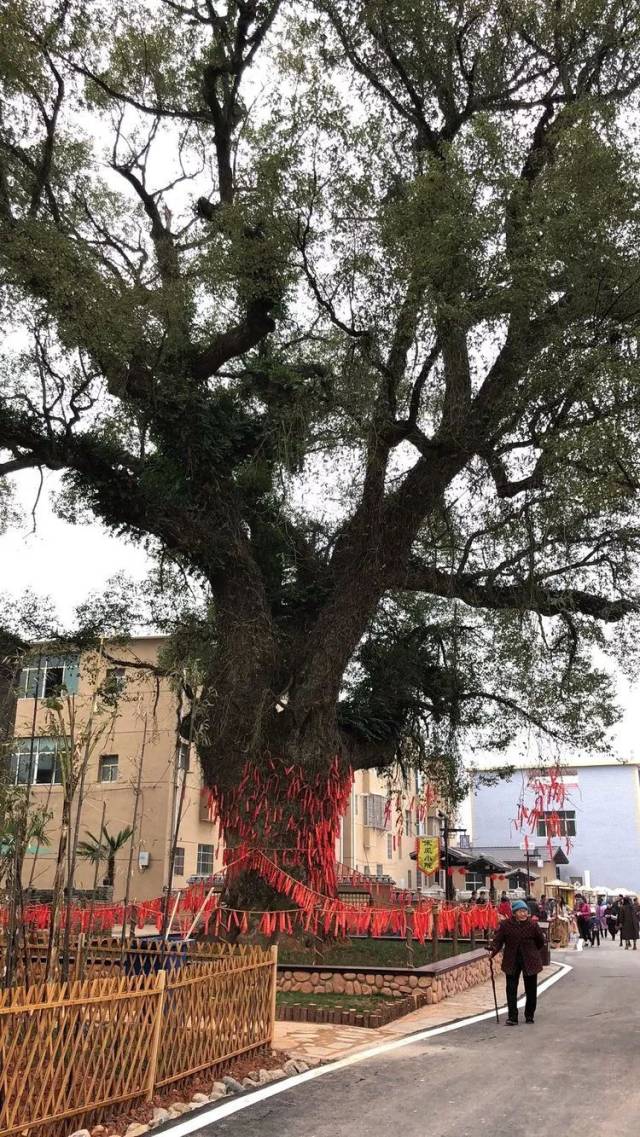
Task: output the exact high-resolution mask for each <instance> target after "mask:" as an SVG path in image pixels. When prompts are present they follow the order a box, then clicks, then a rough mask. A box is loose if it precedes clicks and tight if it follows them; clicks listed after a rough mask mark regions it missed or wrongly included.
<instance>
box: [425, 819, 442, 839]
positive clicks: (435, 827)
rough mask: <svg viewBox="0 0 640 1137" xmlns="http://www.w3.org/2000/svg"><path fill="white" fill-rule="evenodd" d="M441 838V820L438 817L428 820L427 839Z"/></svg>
mask: <svg viewBox="0 0 640 1137" xmlns="http://www.w3.org/2000/svg"><path fill="white" fill-rule="evenodd" d="M439 836H440V820H439V818H437V817H428V818H427V837H439Z"/></svg>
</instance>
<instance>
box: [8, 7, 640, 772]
mask: <svg viewBox="0 0 640 1137" xmlns="http://www.w3.org/2000/svg"><path fill="white" fill-rule="evenodd" d="M3 21H4V35H3V37H2V43H1V45H0V73H1V76H2V95H1V103H0V273H1V281H2V309H1V311H2V320H3V324H4V345H3V357H2V358H3V362H2V372H1V374H0V475H3V476H5V477H8V476H10V475H12V474H14V473H16V472H18V471H20V470H23V469H25V468H28V467H45V468H48V469H52V470H60V471H63V472H64V490H63V492H62V494H61V496H60V500H59V503H58V508H59V509H60V510H61V512H62V513H63V515H64V516H66V517H71V518H74V519H80V520H82V519H83V518H85V517H86V516H88V515H90V516H95V517H98V518H99V519H100V520H101V521H102V522H104V523H105V524H106V525H107V526H108V527H109V528H110V529H111V530H113V531H114V532H116V533H119V534H123V535H127V536H129V537H132V538H134V539H136V540H143V541H147V542H148V544H149V547H150V548H151V549H152V550H153V551H155V552H156V553H157V554H158V556H159V558H160V559H161V561H162V565H163V569H165V570H167V571H169V573H170V575H171V577H172V580H173V582H174V584H175V582H176V581H177V582H178V587H177V591H178V593H179V592H180V588H179V582H180V580H181V579H182V577H181V574H186V576H187V577H188V578H190V579H191V580H192V581H193V580H195V581H196V582H197V583H198V586H199V587H201V588H202V590H203V595H204V597H205V600H204V604H203V606H202V608H201V610H199V611H198V612H196V613H195V614H193V615H192V616H190V617H189V618H188V619H187V620H186V622H183V621H181V620H178V621H174V624H176V625H177V626H176V628H175V630H176V640H175V654H176V658H180V655H181V653H184V652H187V653H188V652H194V651H195V652H197V656H198V658H199V660H200V662H201V664H202V666H203V667H204V672H205V680H204V693H203V697H202V700H201V704H200V706H201V710H200V714H201V718H202V724H201V726H202V729H201V732H200V735H199V737H200V740H201V741H200V752H201V757H202V760H203V763H204V768H205V772H206V773H207V776H208V777H209V778H210V780H211V781H212V782H213V781H214V780H215V781H216V783H217V784H220V783H221V781H222V782H224V781H225V779H226V780H227V781H228V782H229V784H231V783H233V782H234V779H236V780H237V777H238V771H239V769H240V768H241V767H242V765H243V764H244V761H245V760H246V758H247V757H248V756H256V755H257V756H258V757H259V756H260V755H261V754H264V753H266V752H271V753H277V754H281V755H283V756H284V757H285V758H286V759H287V760H291V761H295V762H297V763H301V764H302V765H308V766H309V767H316V766H318V765H320V764H322V763H326V762H327V760H328V757H329V756H331V755H333V754H335V753H336V752H339V753H341V754H342V755H343V756H344V758H345V761H346V760H347V759H348V760H349V761H350V762H351V763H352V764H353V765H355V766H374V765H375V766H378V767H381V766H385V765H386V764H388V763H389V762H390V761H391V760H392V759H393V758H394V757H397V756H398V755H400V756H402V757H404V758H406V760H407V761H414V762H415V761H421V762H427V763H428V762H429V761H430V760H431V761H434V760H440V759H441V758H442V756H443V755H446V754H449V755H450V754H454V752H455V750H456V745H457V744H458V743H457V742H456V740H460V739H461V738H462V737H464V735H465V732H469V731H471V732H473V735H474V737H475V739H476V740H477V741H482V742H483V743H484V744H485V745H498V744H504V743H505V742H507V741H508V740H509V738H511V737H513V734H514V731H515V730H516V729H517V727H518V724H521V723H528V724H530V725H531V726H532V727H533V728H534V729H536V730H540V731H547V732H549V733H550V734H551V735H554V736H555V737H557V738H559V739H567V738H570V739H571V740H573V741H574V742H583V743H594V742H596V741H598V740H599V739H600V738H601V735H602V731H603V729H605V728H606V727H607V726H608V725H609V724H610V723H611V721H612V715H613V710H612V705H611V689H610V681H609V679H608V676H607V673H606V671H604V670H602V669H601V668H599V667H598V666H596V664H595V663H594V646H595V645H600V646H606V636H605V634H604V632H603V629H606V627H607V626H608V625H612V624H618V622H619V621H621V620H622V619H623V617H625V616H628V615H629V614H630V613H632V612H633V611H635V607H636V601H635V594H634V580H635V573H636V571H637V554H638V518H637V494H638V486H639V485H640V464H639V460H638V437H639V430H638V428H639V420H638V413H639V410H640V391H639V389H638V327H639V322H638V317H639V313H640V303H639V292H638V281H639V279H640V276H639V273H640V255H639V253H638V249H640V209H639V205H640V203H639V197H638V191H639V187H640V181H639V173H640V168H639V160H638V149H637V139H636V137H635V129H636V128H635V125H634V115H637V109H638V88H639V87H640V10H639V9H638V5H637V3H635V0H518V3H510V2H508V0H307V2H306V3H293V2H290V0H226V2H224V3H223V2H218V0H127V3H121V2H120V0H109V2H107V0H104V2H103V0H93V2H92V3H86V2H84V0H6V3H5V5H4V9H3ZM636 121H637V120H636ZM1 486H2V482H1V481H0V487H1ZM1 500H2V498H1V496H0V502H1ZM167 566H169V568H168V569H167ZM164 587H165V586H164V585H163V586H162V587H161V589H160V591H162V588H164ZM167 587H168V586H167ZM116 599H117V598H114V597H112V598H111V600H112V601H114V603H115V600H116ZM181 636H182V638H181Z"/></svg>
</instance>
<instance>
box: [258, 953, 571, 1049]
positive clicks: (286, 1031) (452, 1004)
mask: <svg viewBox="0 0 640 1137" xmlns="http://www.w3.org/2000/svg"><path fill="white" fill-rule="evenodd" d="M555 971H557V966H556V965H555V964H551V966H550V967H547V968H545V970H544V971H543V973H542V975H541V976H540V982H542V981H543V980H544V979H546V978H548V976H550V975H553V973H554V972H555ZM496 983H497V989H498V1005H499V1006H502V1005H503V1003H504V979H503V978H502V976H501V975H500V974H499V973H498V971H497V970H496ZM492 1007H493V993H492V990H491V983H481V984H478V986H477V987H471V988H469V989H468V990H467V991H462V992H461V993H460V994H459V995H452V996H450V997H449V998H448V999H444V1000H443V1001H442V1002H441V1003H436V1004H435V1006H431V1007H422V1008H421V1009H420V1010H418V1011H413V1012H412V1013H411V1014H410V1015H405V1016H404V1018H401V1019H396V1020H395V1022H392V1023H388V1025H387V1026H383V1027H380V1028H379V1029H378V1030H368V1029H366V1028H364V1027H354V1026H334V1025H333V1024H331V1023H290V1022H276V1030H275V1039H274V1043H273V1047H274V1050H284V1051H286V1052H287V1054H289V1055H290V1056H291V1057H292V1058H301V1059H302V1060H303V1061H304V1060H305V1059H306V1058H311V1059H313V1061H314V1062H318V1061H321V1062H331V1061H333V1060H335V1059H336V1058H344V1057H345V1056H346V1055H347V1054H352V1053H354V1052H355V1051H356V1050H362V1049H366V1048H367V1047H369V1046H372V1045H375V1044H376V1043H379V1042H388V1041H389V1040H391V1039H394V1038H402V1037H404V1036H405V1035H407V1034H414V1033H415V1032H416V1031H420V1030H429V1029H431V1027H436V1026H443V1025H444V1024H445V1023H449V1022H453V1021H454V1020H455V1019H462V1018H469V1017H471V1016H472V1015H479V1014H482V1013H483V1012H484V1011H489V1010H491V1009H492Z"/></svg>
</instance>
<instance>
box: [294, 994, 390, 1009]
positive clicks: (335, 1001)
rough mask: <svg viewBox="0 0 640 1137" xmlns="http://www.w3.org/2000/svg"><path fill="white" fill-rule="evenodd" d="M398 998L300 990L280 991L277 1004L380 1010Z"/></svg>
mask: <svg viewBox="0 0 640 1137" xmlns="http://www.w3.org/2000/svg"><path fill="white" fill-rule="evenodd" d="M395 1001H396V1000H394V999H390V998H389V997H388V996H386V995H303V994H301V993H300V992H298V991H278V994H277V1004H278V1006H279V1007H290V1006H292V1004H294V1003H295V1004H297V1005H298V1006H300V1005H302V1006H305V1007H306V1006H309V1005H310V1004H311V1003H313V1005H314V1006H315V1007H322V1008H324V1009H325V1010H328V1011H359V1012H361V1013H362V1012H363V1011H379V1010H380V1008H381V1007H385V1006H386V1005H387V1004H388V1003H393V1002H395Z"/></svg>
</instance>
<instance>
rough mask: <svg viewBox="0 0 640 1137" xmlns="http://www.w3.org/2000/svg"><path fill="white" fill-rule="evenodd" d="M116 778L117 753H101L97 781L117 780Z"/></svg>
mask: <svg viewBox="0 0 640 1137" xmlns="http://www.w3.org/2000/svg"><path fill="white" fill-rule="evenodd" d="M117 780H118V755H117V754H101V755H100V761H99V763H98V781H99V782H117Z"/></svg>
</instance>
